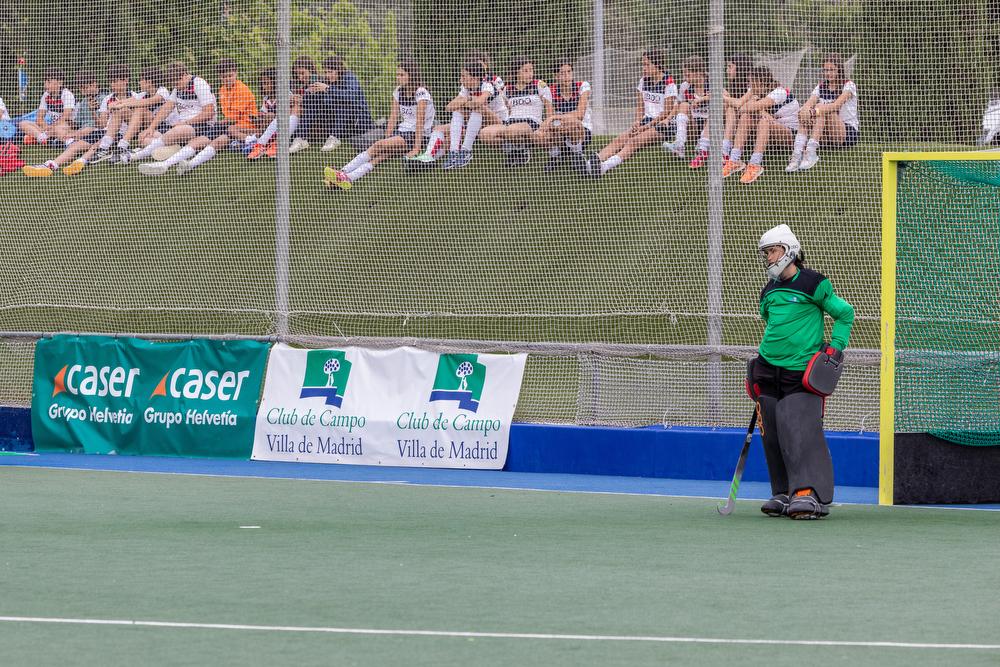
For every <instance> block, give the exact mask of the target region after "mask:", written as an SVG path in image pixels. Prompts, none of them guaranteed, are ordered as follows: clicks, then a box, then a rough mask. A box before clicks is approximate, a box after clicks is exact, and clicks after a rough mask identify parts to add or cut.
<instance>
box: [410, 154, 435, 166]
mask: <svg viewBox="0 0 1000 667" xmlns="http://www.w3.org/2000/svg"><path fill="white" fill-rule="evenodd" d="M409 160H410V162H415V163H417V164H421V165H431V164H434V162H435V160H434V156H433V155H430V154H428V153H421V154H420V155H418V156H417V157H414V158H409Z"/></svg>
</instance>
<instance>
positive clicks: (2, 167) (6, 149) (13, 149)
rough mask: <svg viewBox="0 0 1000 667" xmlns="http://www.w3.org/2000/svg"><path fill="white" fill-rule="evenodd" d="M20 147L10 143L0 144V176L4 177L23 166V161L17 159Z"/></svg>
mask: <svg viewBox="0 0 1000 667" xmlns="http://www.w3.org/2000/svg"><path fill="white" fill-rule="evenodd" d="M20 154H21V147H20V146H18V145H17V144H12V143H10V142H8V143H4V144H0V176H6V175H7V174H9V173H10V172H12V171H17V170H18V169H20V168H21V167H23V166H24V160H20V159H18V157H19V156H20Z"/></svg>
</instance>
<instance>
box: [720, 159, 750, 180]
mask: <svg viewBox="0 0 1000 667" xmlns="http://www.w3.org/2000/svg"><path fill="white" fill-rule="evenodd" d="M746 168H747V163H746V162H741V161H740V160H734V159H732V158H730V159H728V160H726V163H725V164H724V165H722V177H723V178H729V177H730V176H732V175H733V174H738V173H740V172H741V171H743V170H744V169H746Z"/></svg>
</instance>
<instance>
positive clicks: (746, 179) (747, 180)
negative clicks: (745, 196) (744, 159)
mask: <svg viewBox="0 0 1000 667" xmlns="http://www.w3.org/2000/svg"><path fill="white" fill-rule="evenodd" d="M763 173H764V167H762V166H760V165H759V164H748V165H747V168H746V171H744V172H743V175H742V176H740V183H742V184H743V185H750V184H751V183H753V182H754V181H756V180H757V179H758V178H759V177H760V175H761V174H763Z"/></svg>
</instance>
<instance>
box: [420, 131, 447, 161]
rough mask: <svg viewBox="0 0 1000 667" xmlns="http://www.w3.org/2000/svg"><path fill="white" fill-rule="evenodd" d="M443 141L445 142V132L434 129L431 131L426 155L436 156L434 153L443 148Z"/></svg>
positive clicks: (425, 151)
mask: <svg viewBox="0 0 1000 667" xmlns="http://www.w3.org/2000/svg"><path fill="white" fill-rule="evenodd" d="M443 143H444V132H442V131H441V130H434V131H433V132H431V138H430V139H428V140H427V149H426V150H424V153H425V154H426V155H430V156H431V157H434V153H436V152H437V151H438V150H439V149H440V148H441V144H443Z"/></svg>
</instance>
